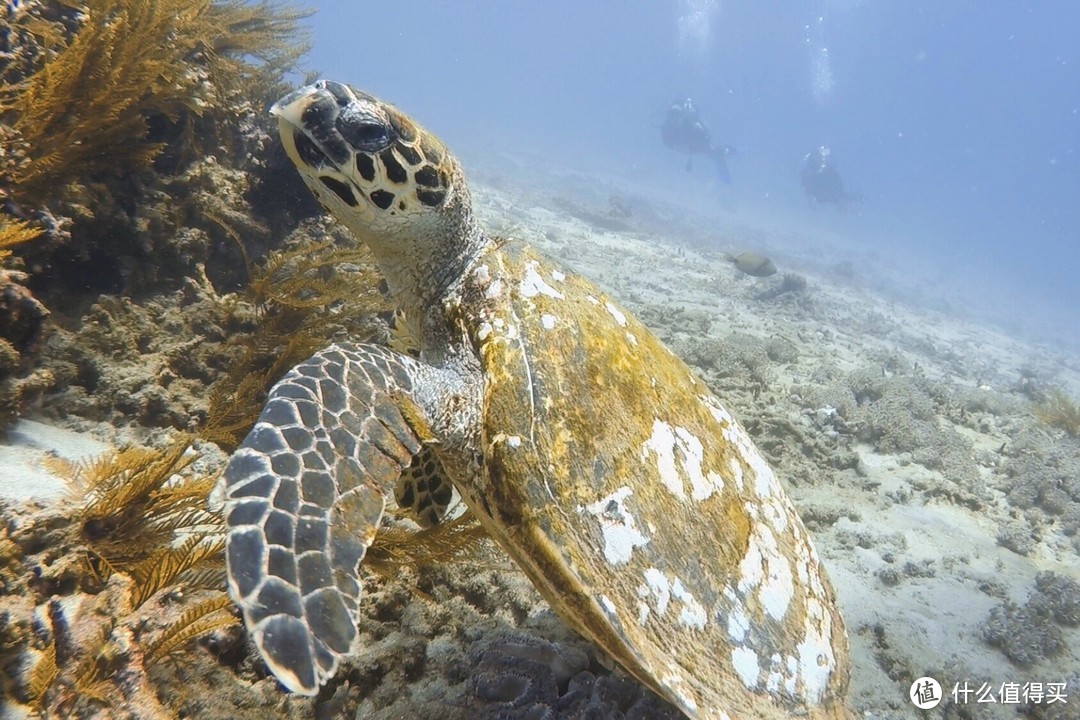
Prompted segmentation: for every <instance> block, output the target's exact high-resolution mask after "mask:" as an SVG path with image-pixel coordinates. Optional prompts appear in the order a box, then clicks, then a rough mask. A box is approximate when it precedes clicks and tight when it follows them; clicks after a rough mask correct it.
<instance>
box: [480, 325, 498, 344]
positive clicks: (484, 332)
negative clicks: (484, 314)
mask: <svg viewBox="0 0 1080 720" xmlns="http://www.w3.org/2000/svg"><path fill="white" fill-rule="evenodd" d="M493 329H494V328H492V327H491V323H489V322H483V323H480V329H479V330H477V331H476V339H477V340H480V341H481V342H483V341H484V340H487V339H488V337H489V336H490V335H491V332H492V330H493Z"/></svg>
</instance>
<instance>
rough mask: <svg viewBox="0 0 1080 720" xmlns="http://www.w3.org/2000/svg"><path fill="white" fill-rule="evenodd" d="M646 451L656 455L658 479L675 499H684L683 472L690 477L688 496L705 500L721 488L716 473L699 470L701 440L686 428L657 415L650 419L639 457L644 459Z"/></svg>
mask: <svg viewBox="0 0 1080 720" xmlns="http://www.w3.org/2000/svg"><path fill="white" fill-rule="evenodd" d="M676 451H677V452H676ZM650 452H652V453H654V454H655V455H656V469H657V472H659V473H660V482H662V483H663V484H664V487H666V488H667V489H668V490H669V491H670V492H671V494H672V495H674V496H675V497H676V498H678V499H679V500H686V485H685V483H684V482H683V476H684V475H685V476H686V477H687V478H689V480H690V497H691V499H693V500H696V501H701V500H705V499H706V498H709V497H711V496H712V494H713V493H715V492H720V491H722V490H723V489H724V479H723V478H722V477H721V476H720V475H719V474H717V473H715V472H712V471H710V472H709V473H708V474H705V473H703V472H702V463H703V461H704V457H705V448H704V446H703V445H702V444H701V440H699V439H698V437H697V436H696V435H694V434H693V433H691V432H690V431H689V430H687V429H686V428H681V427H672V426H671V425H668V424H667V423H666V422H664V421H663V420H659V419H655V420H653V430H652V436H651V437H650V438H649V439H648V440H646V441H645V442H644V443H643V444H642V446H641V459H642V460H647V459H648V457H649V453H650ZM680 464H681V465H682V469H681V471H680V469H679V465H680Z"/></svg>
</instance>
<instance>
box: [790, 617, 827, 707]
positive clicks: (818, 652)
mask: <svg viewBox="0 0 1080 720" xmlns="http://www.w3.org/2000/svg"><path fill="white" fill-rule="evenodd" d="M818 628H820V630H819V629H818ZM795 649H796V651H798V653H799V675H800V677H802V681H803V695H804V697H805V698H806V700H807V701H808V702H815V703H816V702H818V701H819V700H820V699H821V697H822V695H824V694H825V690H826V688H827V687H828V686H829V678H830V677H831V676H832V673H833V671H834V670H835V669H836V657H835V656H834V655H833V649H832V616H831V615H830V614H829V613H828V612H827V611H826V609H825V607H824V606H823V605H822V604H821V603H820V602H819V601H818V600H817V599H816V598H807V601H806V636H805V637H804V638H803V641H802V642H801V643H799V646H798V647H797V648H795Z"/></svg>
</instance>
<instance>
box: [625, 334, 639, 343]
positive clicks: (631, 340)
mask: <svg viewBox="0 0 1080 720" xmlns="http://www.w3.org/2000/svg"><path fill="white" fill-rule="evenodd" d="M626 342H628V343H630V346H631V347H637V338H636V337H634V333H632V332H628V333H626Z"/></svg>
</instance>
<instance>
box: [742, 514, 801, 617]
mask: <svg viewBox="0 0 1080 720" xmlns="http://www.w3.org/2000/svg"><path fill="white" fill-rule="evenodd" d="M739 572H740V574H741V577H740V578H739V591H740V592H742V593H743V594H746V593H748V592H750V591H752V590H754V589H757V593H758V601H759V602H760V603H761V607H762V608H763V609H764V610H765V612H766V613H768V615H769V616H770V617H771V618H773V619H774V620H783V619H784V616H785V615H786V614H787V610H788V607H789V606H790V605H791V598H792V597H794V596H795V584H794V582H793V578H792V574H791V563H789V562H788V559H787V558H786V557H784V555H783V554H782V553H781V551H780V547H779V546H778V545H777V543H776V536H775V535H774V534H773V531H772V529H771V528H770V527H769V526H768V525H766V524H764V523H754V526H753V529H752V531H751V534H750V543H749V546H748V547H747V549H746V555H744V556H743V559H742V562H741V563H739Z"/></svg>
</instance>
